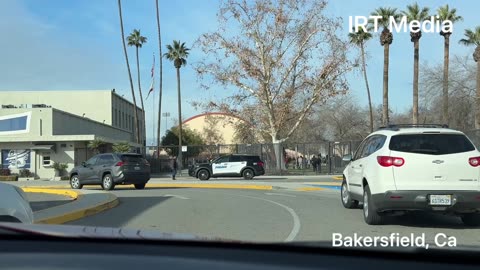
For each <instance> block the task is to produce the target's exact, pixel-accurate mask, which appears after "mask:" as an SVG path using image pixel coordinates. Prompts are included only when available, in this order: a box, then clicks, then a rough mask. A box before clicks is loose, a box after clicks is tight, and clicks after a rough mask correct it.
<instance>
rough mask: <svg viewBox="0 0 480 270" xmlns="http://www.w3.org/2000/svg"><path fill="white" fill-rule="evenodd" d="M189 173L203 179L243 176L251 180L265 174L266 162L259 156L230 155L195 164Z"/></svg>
mask: <svg viewBox="0 0 480 270" xmlns="http://www.w3.org/2000/svg"><path fill="white" fill-rule="evenodd" d="M188 173H189V175H190V176H193V177H196V178H198V179H200V180H202V181H204V180H208V179H210V177H214V178H216V177H232V176H233V177H243V178H244V179H247V180H250V179H252V178H253V177H254V176H259V175H264V174H265V169H264V163H263V161H262V160H261V159H260V157H259V156H254V155H228V156H222V157H219V158H217V159H215V160H213V161H212V162H210V163H200V164H195V165H193V166H191V167H190V168H189V172H188Z"/></svg>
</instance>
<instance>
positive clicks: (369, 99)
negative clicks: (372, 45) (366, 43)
mask: <svg viewBox="0 0 480 270" xmlns="http://www.w3.org/2000/svg"><path fill="white" fill-rule="evenodd" d="M360 50H361V53H362V68H363V78H364V79H365V86H366V87H367V95H368V108H369V109H370V132H373V108H372V98H371V96H370V87H369V86H368V78H367V64H366V63H365V49H364V48H363V43H362V44H361V45H360Z"/></svg>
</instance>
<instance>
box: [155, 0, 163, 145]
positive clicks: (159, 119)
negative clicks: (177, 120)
mask: <svg viewBox="0 0 480 270" xmlns="http://www.w3.org/2000/svg"><path fill="white" fill-rule="evenodd" d="M155 4H156V9H157V30H158V50H159V52H160V54H159V55H160V86H159V87H160V90H159V95H158V125H157V154H159V153H160V123H161V122H162V121H161V120H162V118H161V116H162V82H163V75H162V74H163V72H162V68H163V60H162V38H161V35H160V12H159V11H158V0H155Z"/></svg>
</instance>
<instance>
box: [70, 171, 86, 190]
mask: <svg viewBox="0 0 480 270" xmlns="http://www.w3.org/2000/svg"><path fill="white" fill-rule="evenodd" d="M70 187H71V188H72V189H82V187H83V185H82V184H80V178H79V177H78V175H76V174H74V175H72V177H70Z"/></svg>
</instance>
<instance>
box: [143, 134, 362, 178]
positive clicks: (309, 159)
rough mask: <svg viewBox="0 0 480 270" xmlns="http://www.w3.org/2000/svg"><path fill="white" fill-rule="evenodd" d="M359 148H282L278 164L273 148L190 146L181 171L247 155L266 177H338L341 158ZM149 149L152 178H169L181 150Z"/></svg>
mask: <svg viewBox="0 0 480 270" xmlns="http://www.w3.org/2000/svg"><path fill="white" fill-rule="evenodd" d="M359 144H360V141H347V142H319V143H297V144H292V143H289V144H281V146H280V148H278V147H277V149H280V151H281V152H282V153H280V154H279V155H280V158H281V160H280V162H278V163H277V153H276V152H275V145H274V144H229V145H188V146H186V149H183V150H184V152H182V161H181V168H182V169H183V170H182V172H183V173H184V174H186V171H187V169H188V168H189V166H193V165H194V164H197V163H208V162H210V161H211V160H213V159H215V158H217V157H219V156H223V155H229V154H248V155H258V156H259V157H260V159H261V160H262V161H263V162H264V163H265V173H266V174H267V175H315V174H338V173H341V172H342V171H343V169H344V168H345V166H346V165H347V164H346V163H345V162H343V161H342V157H343V156H344V155H347V154H353V152H354V151H355V150H356V148H357V147H358V145H359ZM147 149H148V150H149V151H147V152H148V155H147V160H148V161H149V162H150V164H151V169H152V174H169V173H170V172H171V162H172V161H171V159H172V157H173V156H178V146H162V147H160V151H159V152H158V153H159V154H157V147H155V146H150V147H148V148H147ZM185 150H186V151H185ZM277 151H278V150H277ZM179 162H180V161H179ZM179 165H180V164H179Z"/></svg>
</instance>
